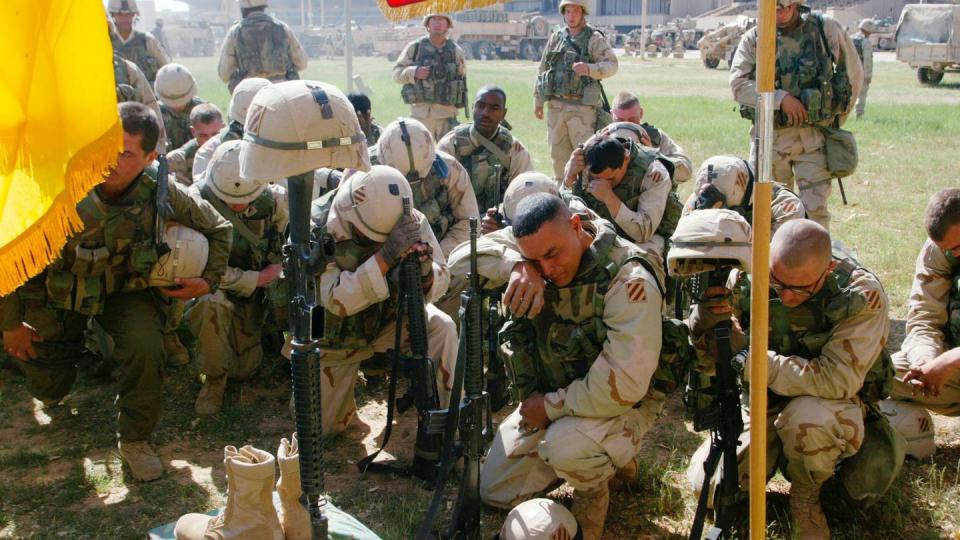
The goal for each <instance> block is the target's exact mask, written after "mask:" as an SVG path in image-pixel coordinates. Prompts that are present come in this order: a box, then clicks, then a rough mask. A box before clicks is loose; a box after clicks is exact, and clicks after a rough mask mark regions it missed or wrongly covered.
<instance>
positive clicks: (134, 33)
mask: <svg viewBox="0 0 960 540" xmlns="http://www.w3.org/2000/svg"><path fill="white" fill-rule="evenodd" d="M107 9H108V10H109V11H110V16H111V17H113V22H114V23H115V24H116V32H115V33H113V34H112V35H111V36H110V41H111V42H112V43H113V52H115V53H117V54H119V55H120V56H122V57H124V58H126V59H127V60H129V61H131V62H133V63H134V64H136V65H137V67H139V68H140V70H141V71H143V74H144V75H145V76H146V77H147V81H149V82H150V85H151V86H153V82H154V81H155V80H156V78H157V71H159V70H160V68H161V67H163V66H164V65H166V64H167V63H169V62H170V58H169V57H168V56H167V53H166V52H165V51H164V50H163V47H161V46H160V42H159V41H157V38H155V37H153V36H152V35H151V34H148V33H147V32H141V31H140V30H136V29H135V28H134V27H133V25H134V20H135V19H136V18H137V15H139V14H140V9H139V8H138V7H137V0H110V3H109V4H108V5H107Z"/></svg>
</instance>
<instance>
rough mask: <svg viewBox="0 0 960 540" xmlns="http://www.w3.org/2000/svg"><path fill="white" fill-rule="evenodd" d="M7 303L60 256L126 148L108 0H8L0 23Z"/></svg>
mask: <svg viewBox="0 0 960 540" xmlns="http://www.w3.org/2000/svg"><path fill="white" fill-rule="evenodd" d="M0 51H2V54H3V60H2V61H0V295H6V294H8V293H10V292H11V291H13V290H14V289H16V287H17V286H19V285H20V284H21V283H23V282H24V281H26V280H27V279H29V278H30V277H31V276H34V275H36V274H37V273H39V272H40V271H41V270H43V269H44V267H46V266H47V264H49V263H50V261H51V260H53V259H54V258H56V257H57V256H58V255H59V253H60V249H61V248H62V247H63V244H64V243H65V242H66V239H67V236H68V235H70V234H71V233H74V232H76V231H78V230H79V228H80V226H81V222H80V218H79V216H77V211H76V204H77V202H78V201H80V199H82V198H83V197H84V196H85V195H86V193H87V192H88V191H89V190H90V188H92V187H93V186H94V185H95V184H97V183H98V182H100V180H101V178H102V175H103V173H104V171H106V170H107V168H108V167H110V166H112V165H113V164H115V163H116V161H117V155H118V154H119V152H120V151H122V149H123V134H122V133H123V132H122V130H121V126H120V119H119V116H118V115H117V95H116V90H115V86H114V79H113V52H112V49H111V46H110V39H109V37H108V34H107V20H106V15H105V12H104V9H103V4H102V3H101V1H100V0H6V1H5V2H4V5H3V16H2V17H0Z"/></svg>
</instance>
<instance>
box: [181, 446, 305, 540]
mask: <svg viewBox="0 0 960 540" xmlns="http://www.w3.org/2000/svg"><path fill="white" fill-rule="evenodd" d="M223 464H224V467H225V468H226V472H227V507H226V508H225V509H224V511H223V513H222V514H220V515H219V516H216V517H210V516H209V515H207V514H186V515H184V516H182V517H181V518H180V519H179V520H177V526H176V528H175V530H174V535H175V537H176V538H177V540H201V539H206V538H216V539H229V538H262V539H273V540H284V539H285V540H300V539H304V540H308V539H309V538H310V515H309V514H308V513H307V510H306V509H305V508H304V507H303V506H302V505H301V504H300V495H301V494H302V493H303V492H302V490H301V488H300V452H299V448H298V444H297V434H296V433H294V434H293V437H292V441H288V440H287V439H281V440H280V448H278V449H277V457H276V459H274V457H273V455H271V454H270V452H266V451H264V450H258V449H256V448H254V447H252V446H250V445H247V446H244V447H243V448H240V449H239V450H237V448H236V447H233V446H227V447H225V448H224V449H223ZM277 464H279V466H280V479H279V480H277V481H276V487H277V493H278V494H279V495H280V511H279V514H278V512H277V510H276V509H275V508H274V506H273V487H274V479H275V478H276V468H277Z"/></svg>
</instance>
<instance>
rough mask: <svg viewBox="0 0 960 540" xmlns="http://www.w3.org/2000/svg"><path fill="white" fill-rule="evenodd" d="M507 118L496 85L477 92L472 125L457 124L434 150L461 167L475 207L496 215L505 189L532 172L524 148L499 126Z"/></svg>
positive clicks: (503, 99) (504, 101)
mask: <svg viewBox="0 0 960 540" xmlns="http://www.w3.org/2000/svg"><path fill="white" fill-rule="evenodd" d="M506 116H507V94H506V92H504V91H503V89H502V88H500V87H499V86H493V85H487V86H484V87H482V88H480V90H477V96H476V99H475V100H474V102H473V123H472V124H461V125H459V126H457V127H456V128H454V130H453V131H451V132H450V133H447V134H446V135H444V137H443V139H441V140H440V142H439V143H438V144H437V149H438V150H440V151H442V152H446V153H447V154H450V155H451V156H453V157H455V158H457V161H459V162H460V164H461V165H463V168H464V169H466V171H467V174H468V175H469V176H470V182H471V184H472V185H473V192H474V194H475V195H476V197H477V204H478V205H479V208H480V209H481V210H482V211H483V212H484V213H485V214H487V215H494V214H496V213H497V208H499V206H500V203H502V202H503V194H504V193H505V192H506V191H507V186H509V185H510V182H511V181H512V180H513V179H514V178H516V177H517V175H519V174H521V173H524V172H527V171H532V170H533V164H532V163H531V162H530V153H529V152H528V151H527V147H526V146H524V145H523V143H522V142H520V140H519V139H517V138H515V137H514V136H513V134H512V133H510V130H508V129H507V128H506V127H504V126H503V125H502V122H503V121H504V118H505V117H506Z"/></svg>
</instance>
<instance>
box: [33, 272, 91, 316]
mask: <svg viewBox="0 0 960 540" xmlns="http://www.w3.org/2000/svg"><path fill="white" fill-rule="evenodd" d="M46 286H47V291H46V292H47V305H48V306H50V307H52V308H56V309H63V310H69V311H76V312H77V313H80V314H83V315H99V314H101V313H103V303H104V302H103V301H104V299H105V296H106V293H105V291H104V284H103V279H102V278H101V277H100V276H78V275H75V274H73V273H72V272H68V271H65V270H58V269H53V268H50V269H48V270H47V279H46Z"/></svg>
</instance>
